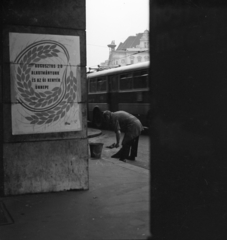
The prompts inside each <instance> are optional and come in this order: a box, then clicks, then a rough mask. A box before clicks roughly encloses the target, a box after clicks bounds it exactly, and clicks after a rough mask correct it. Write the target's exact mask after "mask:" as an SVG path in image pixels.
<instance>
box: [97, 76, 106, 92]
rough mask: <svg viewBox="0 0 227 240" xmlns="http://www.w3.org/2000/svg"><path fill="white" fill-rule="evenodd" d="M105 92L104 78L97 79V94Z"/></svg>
mask: <svg viewBox="0 0 227 240" xmlns="http://www.w3.org/2000/svg"><path fill="white" fill-rule="evenodd" d="M106 90H107V86H106V77H99V78H97V92H105V91H106Z"/></svg>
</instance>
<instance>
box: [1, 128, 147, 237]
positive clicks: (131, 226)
mask: <svg viewBox="0 0 227 240" xmlns="http://www.w3.org/2000/svg"><path fill="white" fill-rule="evenodd" d="M101 133H102V132H101V131H100V130H96V129H91V128H89V129H88V136H89V138H95V137H96V136H99V135H100V134H101ZM149 177H150V175H149V170H147V169H144V168H140V167H137V166H134V165H130V164H128V163H124V162H121V161H119V160H117V159H111V158H110V157H108V158H107V157H106V156H105V157H102V156H101V157H100V158H99V159H94V158H91V157H90V158H89V190H85V191H84V190H80V191H78V190H77V191H64V192H57V193H41V194H26V195H19V196H10V197H2V198H0V202H2V203H3V204H4V207H5V208H6V211H7V213H8V215H9V216H8V218H10V219H11V220H12V221H9V223H8V224H6V225H0V240H15V239H16V240H22V239H29V240H52V239H54V240H77V239H78V240H80V239H87V240H88V239H89V240H90V239H92V240H93V239H94V240H95V239H115V240H118V239H119V240H120V239H148V238H149V237H150V232H149V202H150V201H149Z"/></svg>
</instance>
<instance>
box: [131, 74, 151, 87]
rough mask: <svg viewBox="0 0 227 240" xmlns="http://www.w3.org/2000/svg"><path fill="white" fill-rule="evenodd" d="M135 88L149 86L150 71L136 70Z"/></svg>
mask: <svg viewBox="0 0 227 240" xmlns="http://www.w3.org/2000/svg"><path fill="white" fill-rule="evenodd" d="M133 88H135V89H136V88H148V71H147V70H142V71H137V72H134V78H133Z"/></svg>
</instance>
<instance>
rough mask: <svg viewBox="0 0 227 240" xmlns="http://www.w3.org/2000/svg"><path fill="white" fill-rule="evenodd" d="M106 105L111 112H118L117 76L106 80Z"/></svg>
mask: <svg viewBox="0 0 227 240" xmlns="http://www.w3.org/2000/svg"><path fill="white" fill-rule="evenodd" d="M108 83H109V84H108V103H109V110H110V111H111V112H116V111H118V110H119V109H118V75H111V76H109V79H108Z"/></svg>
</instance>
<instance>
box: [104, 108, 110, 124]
mask: <svg viewBox="0 0 227 240" xmlns="http://www.w3.org/2000/svg"><path fill="white" fill-rule="evenodd" d="M110 118H111V112H110V111H109V110H106V111H104V112H103V119H104V121H105V122H109V121H110Z"/></svg>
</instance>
